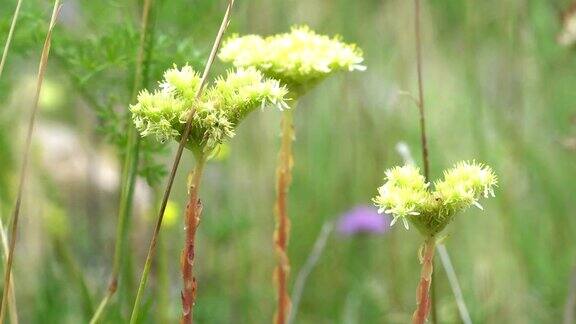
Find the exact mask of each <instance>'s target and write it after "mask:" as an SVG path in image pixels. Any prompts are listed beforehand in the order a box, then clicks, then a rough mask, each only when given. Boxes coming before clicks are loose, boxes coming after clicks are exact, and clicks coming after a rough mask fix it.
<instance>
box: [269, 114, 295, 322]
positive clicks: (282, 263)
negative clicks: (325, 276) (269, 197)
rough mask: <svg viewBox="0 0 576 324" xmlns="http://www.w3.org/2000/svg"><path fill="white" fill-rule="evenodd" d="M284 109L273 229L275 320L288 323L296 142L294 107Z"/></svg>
mask: <svg viewBox="0 0 576 324" xmlns="http://www.w3.org/2000/svg"><path fill="white" fill-rule="evenodd" d="M294 108H296V103H294V105H293V107H292V109H287V110H285V111H284V112H282V125H281V128H282V142H281V145H280V154H279V157H278V168H277V170H276V178H277V187H276V205H275V213H276V228H275V230H274V247H275V251H276V256H277V265H276V268H275V269H274V279H275V283H276V291H277V297H276V298H277V300H276V301H277V306H276V315H275V319H274V321H275V323H276V324H285V323H286V322H287V320H288V317H289V316H290V308H291V303H290V296H289V295H288V276H289V274H290V259H289V258H288V254H287V248H288V241H289V239H290V218H289V216H288V190H289V188H290V183H291V182H292V165H293V156H292V143H293V141H294V124H293V116H292V113H293V112H292V110H293V109H294Z"/></svg>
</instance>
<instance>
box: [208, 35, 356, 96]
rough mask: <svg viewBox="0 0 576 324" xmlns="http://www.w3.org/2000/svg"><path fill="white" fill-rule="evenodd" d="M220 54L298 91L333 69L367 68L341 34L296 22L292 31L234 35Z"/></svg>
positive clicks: (223, 58) (222, 58)
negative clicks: (321, 31) (318, 31)
mask: <svg viewBox="0 0 576 324" xmlns="http://www.w3.org/2000/svg"><path fill="white" fill-rule="evenodd" d="M219 57H220V59H221V60H222V61H225V62H232V64H234V66H236V67H248V66H253V67H256V68H257V69H258V70H260V71H263V72H264V73H265V74H266V75H267V76H269V77H272V78H275V79H278V80H280V81H282V82H283V83H284V84H286V85H288V86H289V88H290V90H291V91H292V92H296V93H298V94H302V92H304V91H305V90H306V89H307V88H309V87H310V86H313V85H314V84H316V83H317V82H318V81H320V80H322V79H323V78H325V77H327V76H328V75H330V74H331V73H333V72H337V71H354V70H360V71H363V70H365V69H366V68H365V66H363V65H362V62H363V60H364V58H363V56H362V51H361V50H360V49H359V48H358V47H357V46H356V45H354V44H346V43H344V42H342V41H341V39H340V37H338V36H336V37H333V38H330V37H328V36H324V35H318V34H316V33H315V32H314V31H312V30H311V29H310V28H309V27H308V26H295V27H292V29H291V32H290V33H284V34H278V35H273V36H269V37H266V38H263V37H261V36H258V35H246V36H242V37H240V36H238V35H235V36H233V37H232V38H230V39H228V40H227V41H226V42H225V43H224V45H223V46H222V49H221V51H220V54H219Z"/></svg>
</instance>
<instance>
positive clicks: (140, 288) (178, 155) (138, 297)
mask: <svg viewBox="0 0 576 324" xmlns="http://www.w3.org/2000/svg"><path fill="white" fill-rule="evenodd" d="M233 6H234V0H228V5H227V7H226V12H225V14H224V18H223V19H222V24H221V25H220V29H219V30H218V34H217V35H216V39H215V41H214V45H213V46H212V51H211V52H210V56H209V57H208V61H207V62H206V66H205V67H204V72H203V73H202V79H201V81H200V86H199V87H198V91H197V92H196V98H198V97H200V95H201V94H202V90H203V89H204V86H205V85H206V80H207V78H208V72H209V71H210V68H211V67H212V63H213V62H214V59H215V57H216V53H217V52H218V48H219V47H220V43H221V42H222V36H223V35H224V32H225V31H226V28H227V27H228V24H229V23H230V16H231V13H232V7H233ZM193 116H194V109H192V110H191V111H190V114H189V115H188V119H187V120H186V127H185V129H184V133H183V134H182V139H181V140H180V144H179V145H178V150H177V151H176V156H175V157H174V163H173V164H172V169H171V171H170V175H169V177H168V183H167V184H166V190H165V191H164V196H163V197H162V204H161V205H160V210H159V212H158V217H157V221H156V225H155V227H154V232H153V233H152V239H151V241H150V246H149V248H148V253H147V255H146V261H145V263H144V269H143V270H142V275H141V278H140V284H139V286H138V292H137V293H136V300H135V301H134V307H133V308H132V315H131V317H130V323H131V324H135V323H136V321H137V318H138V314H139V311H140V302H141V299H142V295H143V294H144V290H145V288H146V283H147V281H148V274H149V272H150V266H151V265H152V259H153V257H154V252H155V250H156V244H157V242H158V236H159V234H160V227H161V226H162V219H163V218H164V211H165V210H166V205H167V203H168V198H170V192H171V191H172V185H173V184H174V178H175V177H176V171H178V165H179V164H180V159H181V158H182V152H183V150H184V145H185V144H186V141H187V139H188V136H189V135H190V131H191V129H192V118H193Z"/></svg>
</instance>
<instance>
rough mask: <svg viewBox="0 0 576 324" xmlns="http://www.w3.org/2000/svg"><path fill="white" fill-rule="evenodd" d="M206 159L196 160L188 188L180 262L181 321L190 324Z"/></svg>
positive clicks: (194, 299)
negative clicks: (184, 238) (197, 234)
mask: <svg viewBox="0 0 576 324" xmlns="http://www.w3.org/2000/svg"><path fill="white" fill-rule="evenodd" d="M205 162H206V159H205V158H204V157H199V158H198V159H197V161H196V167H195V169H194V171H193V174H192V182H191V183H190V188H189V190H188V192H189V194H188V204H187V205H186V218H185V222H186V226H185V228H186V242H185V244H184V249H183V250H182V255H181V256H180V264H181V267H182V281H183V283H184V289H182V292H181V298H182V319H181V323H183V324H188V323H192V322H193V321H194V317H193V311H194V303H195V301H196V287H197V284H196V277H194V273H193V269H194V256H195V249H194V247H195V241H196V230H197V229H198V225H199V224H200V214H201V213H202V203H201V202H200V198H199V194H198V193H199V190H200V180H201V179H202V171H203V169H204V164H205Z"/></svg>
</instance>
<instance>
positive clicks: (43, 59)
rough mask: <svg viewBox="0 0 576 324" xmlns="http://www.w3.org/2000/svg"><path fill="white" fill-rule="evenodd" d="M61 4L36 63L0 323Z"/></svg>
mask: <svg viewBox="0 0 576 324" xmlns="http://www.w3.org/2000/svg"><path fill="white" fill-rule="evenodd" d="M61 7H62V5H61V4H60V0H55V1H54V9H53V10H52V17H51V18H50V24H49V26H48V32H47V33H46V39H45V40H44V46H43V48H42V55H41V56H40V63H39V64H38V78H37V81H36V92H35V93H34V100H33V107H32V113H31V114H30V119H29V121H28V130H27V133H26V142H25V144H24V153H23V158H22V165H21V171H20V179H19V182H18V193H17V195H16V202H15V204H14V213H13V216H12V226H11V228H10V246H9V250H8V260H7V261H6V270H5V271H4V287H5V289H4V291H3V293H2V305H1V307H0V323H4V317H5V315H6V303H7V301H8V292H9V291H10V288H9V287H10V279H11V278H12V264H13V263H14V248H15V246H16V234H17V232H18V220H19V216H20V205H21V204H22V196H23V194H24V184H25V182H26V175H27V173H28V160H29V156H30V146H31V143H32V133H33V132H34V122H35V121H36V115H37V112H38V100H39V98H40V91H41V90H42V83H43V81H44V74H45V73H46V66H47V64H48V55H49V54H50V44H51V39H52V30H53V29H54V26H55V25H56V18H57V17H58V14H59V13H60V9H61Z"/></svg>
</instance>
